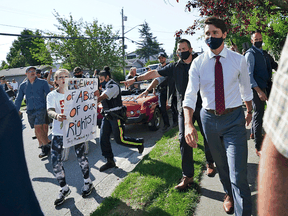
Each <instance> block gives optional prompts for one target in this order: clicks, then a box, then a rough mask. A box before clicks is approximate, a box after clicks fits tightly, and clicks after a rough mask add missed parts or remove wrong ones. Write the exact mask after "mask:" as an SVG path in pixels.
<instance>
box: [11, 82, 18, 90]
mask: <svg viewBox="0 0 288 216" xmlns="http://www.w3.org/2000/svg"><path fill="white" fill-rule="evenodd" d="M10 85H11V86H12V88H13V91H14V90H18V82H15V83H13V82H10Z"/></svg>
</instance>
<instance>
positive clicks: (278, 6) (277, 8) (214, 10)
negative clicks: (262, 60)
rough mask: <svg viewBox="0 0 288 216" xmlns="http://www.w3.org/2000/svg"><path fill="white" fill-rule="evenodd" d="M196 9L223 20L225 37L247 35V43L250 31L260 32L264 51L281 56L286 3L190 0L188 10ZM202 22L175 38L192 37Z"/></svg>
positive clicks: (287, 26)
mask: <svg viewBox="0 0 288 216" xmlns="http://www.w3.org/2000/svg"><path fill="white" fill-rule="evenodd" d="M176 1H177V2H178V0H176ZM197 9H198V10H199V13H200V14H199V15H200V17H204V16H206V17H207V16H216V17H219V18H221V19H223V20H224V21H225V23H226V25H227V27H228V29H229V32H228V33H230V34H229V35H228V37H231V36H233V37H235V36H236V37H238V38H239V37H243V36H247V35H248V37H249V40H248V41H250V36H249V35H250V33H251V31H255V30H256V29H258V30H261V31H262V32H263V36H264V37H263V41H264V42H265V47H264V48H268V49H270V50H272V51H273V53H274V54H275V55H276V57H278V56H279V55H280V52H281V50H282V47H283V45H284V42H285V38H286V34H287V31H288V18H287V12H288V0H282V1H280V0H193V1H188V2H187V4H186V10H187V11H192V10H197ZM202 19H203V18H202ZM202 19H201V18H199V19H197V20H195V21H194V24H193V25H192V26H189V27H188V28H187V29H186V30H185V31H183V30H179V31H178V32H177V33H176V35H177V36H179V35H181V34H183V33H184V34H191V35H193V34H194V33H195V30H197V29H200V27H201V24H202V23H203V22H201V20H202ZM237 45H238V44H237ZM240 46H241V44H240Z"/></svg>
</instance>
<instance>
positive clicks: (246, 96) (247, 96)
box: [239, 56, 253, 101]
mask: <svg viewBox="0 0 288 216" xmlns="http://www.w3.org/2000/svg"><path fill="white" fill-rule="evenodd" d="M240 65H241V71H240V76H239V85H240V94H241V97H242V99H243V100H244V101H250V100H252V99H253V93H252V90H251V87H250V78H249V74H248V69H247V62H246V60H245V58H244V56H243V57H242V58H241V62H240Z"/></svg>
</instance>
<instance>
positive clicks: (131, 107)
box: [98, 89, 169, 131]
mask: <svg viewBox="0 0 288 216" xmlns="http://www.w3.org/2000/svg"><path fill="white" fill-rule="evenodd" d="M144 90H145V89H141V90H139V91H128V90H124V91H122V102H123V106H126V107H127V111H126V115H127V121H126V123H125V124H126V125H129V124H147V125H148V128H149V129H150V130H151V131H156V130H158V129H159V128H160V125H161V121H162V118H161V112H160V107H159V103H160V101H159V97H158V95H156V96H155V95H154V94H152V93H151V94H148V95H147V97H146V98H145V97H142V98H138V99H136V98H137V97H138V95H139V94H140V93H142V92H143V91H144ZM167 108H169V107H167ZM101 109H102V106H101V105H100V107H99V109H98V110H99V111H100V110H101ZM99 113H100V112H99ZM102 118H103V117H102V115H101V114H99V115H98V120H100V119H102ZM99 123H100V122H98V125H99ZM100 125H101V123H100Z"/></svg>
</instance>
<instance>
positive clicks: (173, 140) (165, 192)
mask: <svg viewBox="0 0 288 216" xmlns="http://www.w3.org/2000/svg"><path fill="white" fill-rule="evenodd" d="M196 128H197V127H196ZM197 129H198V128H197ZM198 131H199V130H198ZM198 136H199V142H198V145H199V147H198V148H197V149H194V151H193V157H194V161H195V162H194V168H195V174H194V184H193V186H192V187H191V188H189V189H188V190H186V191H183V192H179V191H177V190H175V189H174V186H175V185H177V184H178V182H179V180H180V178H181V177H182V171H181V154H180V148H179V145H180V144H179V140H178V128H174V129H171V130H170V131H168V132H167V133H165V134H164V135H163V137H162V139H161V140H159V141H158V142H157V143H156V144H155V147H154V148H153V150H152V151H151V152H150V153H149V154H148V155H146V156H145V157H144V158H143V160H142V161H141V162H140V163H139V164H138V165H137V166H136V168H135V169H134V170H133V171H132V172H131V173H129V174H128V176H127V177H126V178H125V180H124V181H123V182H122V183H120V184H119V185H118V186H117V188H116V189H115V191H114V192H113V193H112V195H111V197H109V198H106V199H105V200H104V201H103V203H102V204H101V205H100V207H99V208H98V209H97V210H96V211H95V212H94V213H93V214H92V215H95V216H96V215H114V216H116V215H132V216H134V215H135V216H136V215H137V216H141V215H151V216H152V215H153V216H154V215H161V216H162V215H164V216H165V215H167V216H168V215H177V216H181V215H183V216H184V215H193V212H194V211H195V208H196V206H197V202H198V200H199V196H200V195H199V191H200V186H199V181H200V178H201V174H202V170H203V167H204V165H205V157H204V156H205V155H204V144H203V138H202V136H201V134H200V133H198Z"/></svg>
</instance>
